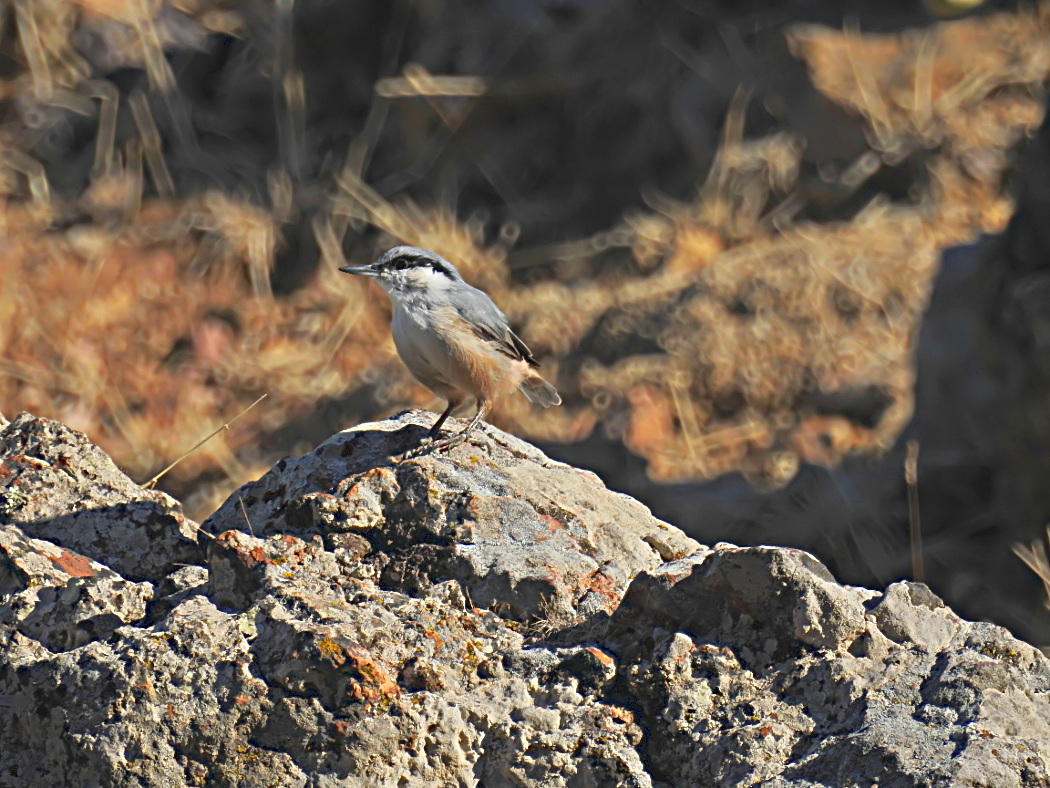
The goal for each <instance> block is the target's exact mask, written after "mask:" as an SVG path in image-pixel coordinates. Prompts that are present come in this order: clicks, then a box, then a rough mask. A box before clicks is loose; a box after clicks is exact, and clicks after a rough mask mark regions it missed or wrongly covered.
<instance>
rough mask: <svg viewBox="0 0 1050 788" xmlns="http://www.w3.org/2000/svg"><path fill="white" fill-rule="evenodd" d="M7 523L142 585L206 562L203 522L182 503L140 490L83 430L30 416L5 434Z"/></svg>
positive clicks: (2, 479) (0, 506)
mask: <svg viewBox="0 0 1050 788" xmlns="http://www.w3.org/2000/svg"><path fill="white" fill-rule="evenodd" d="M0 525H16V526H18V528H20V529H21V530H22V531H23V532H24V533H26V534H27V535H29V536H34V537H37V538H39V539H47V540H48V541H50V542H54V543H55V544H58V545H61V546H62V547H66V548H68V549H70V550H75V551H76V552H78V553H81V554H82V555H85V556H87V557H88V558H92V559H94V560H96V561H99V562H100V563H103V564H106V565H107V566H109V567H110V568H111V569H113V570H114V571H116V572H119V573H120V574H121V575H123V576H125V577H128V578H132V579H135V580H150V581H158V580H160V579H162V578H163V577H164V576H166V575H167V574H168V573H169V572H171V571H172V569H173V568H174V567H175V565H176V564H178V563H199V562H200V549H199V548H198V545H197V538H196V531H197V524H196V523H194V522H193V521H192V520H188V519H187V518H186V517H185V516H183V514H182V507H181V506H180V505H179V504H178V502H177V501H175V499H173V498H171V497H170V496H168V495H165V494H164V493H162V492H155V491H152V490H144V489H142V488H141V487H139V486H138V485H137V484H135V483H134V482H133V481H131V479H129V478H128V477H127V476H125V475H124V474H123V473H121V471H120V469H119V468H117V466H116V465H115V464H114V462H113V460H111V459H110V458H109V455H107V454H106V453H105V452H104V451H102V450H101V449H100V448H98V447H97V446H95V445H93V444H92V443H91V442H89V441H88V440H87V438H85V437H84V436H83V435H81V434H80V433H79V432H76V431H74V430H71V429H69V427H66V426H65V425H63V424H60V423H58V422H55V421H50V420H47V419H38V418H34V417H33V416H30V415H29V414H28V413H23V414H21V415H20V416H18V417H17V418H15V420H14V421H12V422H10V423H8V424H7V425H6V427H3V429H0Z"/></svg>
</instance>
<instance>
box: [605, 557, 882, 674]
mask: <svg viewBox="0 0 1050 788" xmlns="http://www.w3.org/2000/svg"><path fill="white" fill-rule="evenodd" d="M661 627H662V628H664V629H668V630H671V631H675V630H678V631H684V632H688V633H691V634H693V635H696V636H698V637H703V638H705V639H708V640H710V641H713V642H723V641H729V640H731V641H733V642H735V643H736V644H738V646H739V647H741V648H743V649H745V653H746V654H747V658H748V661H749V662H755V661H758V662H761V663H763V664H765V663H768V662H769V661H770V660H774V659H783V658H784V657H786V656H787V655H789V654H791V653H795V652H797V651H798V649H799V647H800V646H802V645H810V646H814V647H817V648H821V649H828V650H832V651H835V650H845V649H848V648H849V647H850V646H851V645H852V644H853V642H854V641H855V640H856V639H857V638H858V637H859V636H860V635H861V633H863V632H864V631H865V628H866V621H865V609H864V605H863V599H862V597H861V596H860V595H858V594H856V593H854V592H851V591H850V590H849V589H846V588H843V587H842V586H840V585H839V584H838V583H836V582H835V581H834V578H832V576H831V573H829V572H828V570H827V569H826V568H825V567H824V566H823V565H822V564H821V563H820V562H819V561H817V560H816V559H814V558H813V557H812V556H811V555H809V554H808V553H804V552H802V551H801V550H785V549H782V548H775V547H749V548H739V547H734V546H732V545H728V546H724V547H722V548H721V549H716V550H715V551H714V552H713V553H711V552H710V551H706V552H702V553H696V554H694V555H692V556H689V557H688V558H685V559H682V560H679V561H672V562H670V563H667V564H665V565H664V566H662V567H660V569H659V570H658V571H656V572H653V573H646V574H643V575H642V576H641V577H639V578H638V579H636V580H635V582H634V583H633V584H632V585H631V589H630V591H629V592H628V594H627V596H626V597H625V598H624V600H623V603H622V604H621V605H620V607H619V609H618V610H617V611H616V614H615V615H614V616H613V619H612V622H611V623H610V636H609V637H610V642H611V643H613V644H614V646H615V649H614V650H616V651H618V652H620V653H622V654H624V655H625V656H628V657H632V656H634V655H635V654H636V653H638V652H639V650H640V649H644V648H646V643H647V640H646V638H647V637H648V636H649V633H650V632H651V631H653V630H654V629H656V628H661Z"/></svg>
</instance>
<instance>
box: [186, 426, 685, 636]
mask: <svg viewBox="0 0 1050 788" xmlns="http://www.w3.org/2000/svg"><path fill="white" fill-rule="evenodd" d="M433 418H434V417H433V415H432V414H428V413H420V412H416V413H414V414H412V413H408V414H403V415H402V416H401V417H400V418H398V419H394V420H390V421H386V422H380V423H377V424H366V425H363V426H361V427H358V428H357V429H355V430H350V431H347V432H342V433H339V434H337V435H335V436H333V437H332V438H330V439H329V440H327V441H325V442H324V443H322V444H321V445H320V446H318V447H317V448H316V449H315V450H314V451H313V452H311V453H310V454H307V455H306V456H304V457H300V458H297V459H292V458H289V459H286V460H281V462H279V463H278V464H277V466H276V467H275V468H274V469H273V470H271V471H270V472H269V473H267V474H265V475H264V476H263V477H262V478H261V479H259V480H258V481H257V482H254V483H251V484H248V485H245V486H244V487H242V488H241V489H240V490H239V491H238V492H237V493H235V494H234V495H233V496H232V497H231V498H230V500H228V501H227V502H226V503H225V504H224V505H223V506H222V507H221V508H220V509H219V511H217V512H216V513H215V514H214V515H213V516H212V517H210V518H209V519H208V520H207V521H205V523H204V526H203V527H204V528H205V529H206V530H209V531H211V532H212V533H215V534H218V533H221V532H222V531H225V530H229V529H239V530H246V529H247V528H248V523H251V528H252V529H253V530H254V532H255V533H256V534H258V535H267V534H273V533H294V534H297V535H300V536H306V535H319V536H322V537H323V538H324V540H325V545H326V547H328V548H329V549H332V550H335V551H336V553H337V554H343V553H350V554H354V555H355V556H356V559H357V560H356V567H355V568H354V569H353V570H352V571H353V572H354V574H355V575H356V576H358V577H361V578H362V579H377V580H379V581H380V582H381V583H382V584H383V585H385V586H387V587H391V588H397V589H398V590H400V591H406V592H409V593H414V592H417V591H425V589H426V588H428V587H429V586H430V585H432V584H433V583H434V582H435V580H440V579H456V580H458V581H460V583H462V584H463V586H464V588H465V589H466V590H467V593H468V594H469V596H470V599H471V601H472V602H473V603H474V604H475V605H477V606H478V607H482V608H489V607H492V606H493V605H495V606H497V607H499V608H500V610H499V612H500V614H501V615H505V616H510V617H512V618H515V619H517V620H522V621H524V620H527V619H528V618H529V617H535V616H537V615H540V614H541V613H542V614H544V615H548V616H559V615H562V616H564V615H567V614H572V613H583V614H589V613H596V612H598V611H599V610H605V611H607V612H611V610H612V609H613V608H614V607H615V606H616V604H617V602H618V601H619V599H620V597H622V596H623V593H624V591H626V590H627V584H628V583H629V582H630V581H631V578H633V577H634V576H635V575H637V574H638V573H639V572H640V571H642V570H643V569H653V568H655V567H657V566H659V565H660V564H661V563H662V562H664V561H669V560H672V559H675V558H681V557H682V556H685V555H687V554H689V553H692V552H694V551H696V550H697V549H698V548H699V545H698V544H697V543H696V542H694V541H693V540H692V539H690V538H688V537H687V536H685V535H684V534H683V533H682V532H681V531H679V530H678V529H677V528H672V527H670V526H668V525H667V524H666V523H662V522H660V521H659V520H657V519H655V518H654V517H653V516H652V515H651V514H650V513H649V511H648V510H647V509H646V508H645V507H643V506H642V505H641V504H639V503H638V502H637V501H635V500H633V499H631V498H628V497H626V496H624V495H619V494H616V493H612V492H609V491H608V490H606V489H605V486H604V485H603V484H602V483H601V481H600V480H599V479H598V477H596V476H594V475H593V474H591V473H588V472H586V471H581V470H578V469H576V468H573V467H571V466H568V465H564V464H562V463H559V462H554V461H552V460H550V459H548V458H547V457H546V456H545V455H543V454H542V453H541V452H540V451H539V450H537V449H536V448H535V447H533V446H531V445H529V444H527V443H525V442H523V441H520V440H518V439H517V438H514V437H512V436H510V435H507V434H505V433H500V432H498V431H497V430H494V429H489V428H486V430H485V432H483V433H482V432H479V433H478V435H479V439H478V440H476V441H474V442H472V443H470V444H468V445H466V446H462V447H459V448H458V449H456V450H454V451H452V452H451V453H449V454H438V455H434V454H430V455H424V456H422V457H420V458H417V459H414V460H410V461H407V462H402V463H397V464H393V463H391V461H390V457H391V456H392V455H397V454H401V453H403V452H404V451H405V450H406V449H408V448H411V447H412V446H414V445H416V444H417V443H418V441H420V440H421V439H422V438H423V436H425V435H426V431H427V429H429V427H430V424H431V423H433ZM481 436H483V437H481Z"/></svg>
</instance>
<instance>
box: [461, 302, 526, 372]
mask: <svg viewBox="0 0 1050 788" xmlns="http://www.w3.org/2000/svg"><path fill="white" fill-rule="evenodd" d="M453 306H454V307H455V309H456V312H458V313H459V316H460V317H462V318H463V319H464V320H465V321H466V322H467V323H469V324H470V327H471V328H472V329H473V330H474V333H475V334H477V335H478V336H479V337H481V338H482V339H484V340H487V341H489V342H491V343H492V344H493V345H495V347H496V349H497V350H498V351H499V352H500V353H503V354H504V355H506V356H509V357H510V358H513V359H521V360H522V361H524V362H525V363H526V364H528V365H529V366H530V367H538V366H539V362H538V361H536V359H534V358H533V357H532V351H531V350H529V348H528V345H526V344H525V343H524V342H522V341H521V338H520V337H518V335H517V334H515V333H514V332H513V331H511V330H510V326H508V325H507V316H506V315H504V314H503V312H501V311H500V308H499V307H498V306H496V305H495V304H494V303H493V301H492V299H491V298H489V297H488V295H487V294H486V293H485V292H483V291H481V290H478V289H477V288H476V287H471V286H470V285H466V286H465V287H462V288H457V289H456V297H455V303H454V305H453Z"/></svg>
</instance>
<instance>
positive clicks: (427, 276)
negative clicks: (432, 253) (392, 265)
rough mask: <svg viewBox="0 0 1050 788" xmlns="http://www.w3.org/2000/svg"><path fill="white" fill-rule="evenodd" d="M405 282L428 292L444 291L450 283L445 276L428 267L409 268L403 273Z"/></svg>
mask: <svg viewBox="0 0 1050 788" xmlns="http://www.w3.org/2000/svg"><path fill="white" fill-rule="evenodd" d="M405 281H406V282H407V283H408V284H410V285H414V286H415V287H418V288H421V289H426V290H429V291H434V290H444V289H445V288H447V287H448V286H449V284H450V282H451V280H450V279H449V278H448V277H447V276H443V275H442V274H439V273H437V272H436V271H434V269H432V268H430V267H429V266H427V267H420V268H411V269H409V270H407V271H405Z"/></svg>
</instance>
